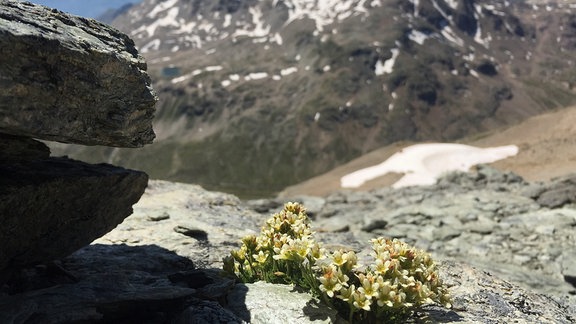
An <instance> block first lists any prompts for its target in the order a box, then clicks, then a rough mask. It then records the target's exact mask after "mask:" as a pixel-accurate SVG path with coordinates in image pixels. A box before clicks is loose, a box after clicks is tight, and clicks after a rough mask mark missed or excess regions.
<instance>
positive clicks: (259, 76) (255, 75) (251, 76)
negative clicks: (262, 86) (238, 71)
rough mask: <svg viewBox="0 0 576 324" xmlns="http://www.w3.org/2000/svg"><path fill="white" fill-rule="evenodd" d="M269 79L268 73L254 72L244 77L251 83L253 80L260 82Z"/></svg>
mask: <svg viewBox="0 0 576 324" xmlns="http://www.w3.org/2000/svg"><path fill="white" fill-rule="evenodd" d="M267 77H268V73H266V72H254V73H250V74H248V75H247V76H245V77H244V80H246V81H251V80H260V79H264V78H267Z"/></svg>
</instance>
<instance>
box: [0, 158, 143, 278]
mask: <svg viewBox="0 0 576 324" xmlns="http://www.w3.org/2000/svg"><path fill="white" fill-rule="evenodd" d="M147 182H148V176H147V175H146V174H145V173H143V172H138V171H132V170H126V169H123V168H119V167H114V166H111V165H107V164H99V165H91V164H87V163H84V162H79V161H75V160H70V159H67V158H46V159H40V160H31V161H20V162H10V163H3V162H1V161H0V247H1V248H0V273H1V272H2V269H6V268H15V267H20V266H25V265H30V264H35V263H40V262H47V261H52V260H54V259H58V258H62V257H65V256H67V255H70V254H71V253H73V252H74V251H76V250H78V249H80V248H81V247H83V246H86V245H88V244H90V242H92V241H94V240H95V239H97V238H99V237H101V236H102V235H104V234H106V233H108V232H109V231H111V230H112V229H113V228H114V227H116V226H117V225H118V224H120V223H121V222H122V221H123V220H124V218H126V217H127V216H129V215H130V214H132V205H133V204H135V203H136V202H137V201H138V200H139V199H140V196H142V194H143V193H144V190H145V188H146V185H147Z"/></svg>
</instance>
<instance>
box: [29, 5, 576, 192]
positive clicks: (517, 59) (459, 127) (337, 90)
mask: <svg viewBox="0 0 576 324" xmlns="http://www.w3.org/2000/svg"><path fill="white" fill-rule="evenodd" d="M36 2H39V1H36ZM44 2H45V3H46V4H47V5H50V4H49V3H50V2H51V3H52V5H56V3H59V4H63V3H68V2H70V3H77V4H78V3H82V5H83V6H86V4H90V5H93V4H94V5H96V4H98V7H94V8H93V11H92V13H93V14H94V13H95V12H96V11H98V12H100V14H98V17H100V18H99V19H100V20H102V21H105V22H107V23H110V24H112V25H113V26H115V27H117V28H119V29H120V30H121V31H123V32H125V33H127V34H128V35H130V36H131V37H132V38H133V39H134V41H135V42H136V45H137V46H138V48H139V50H140V52H141V53H142V55H144V56H145V57H146V59H147V61H148V67H149V73H150V75H151V77H152V80H153V86H154V88H155V90H156V92H157V94H158V97H159V102H158V105H157V116H156V122H155V130H156V132H157V140H156V142H155V144H153V145H151V146H147V147H146V148H144V149H115V148H100V147H93V148H84V147H76V146H72V145H53V152H54V154H67V155H69V156H71V157H73V158H79V159H82V160H85V161H91V162H109V163H114V164H117V165H122V166H125V167H129V168H135V169H140V170H144V171H146V172H147V173H149V174H150V175H151V177H152V178H156V179H166V180H171V181H181V182H191V183H197V184H200V185H202V186H204V187H205V188H207V189H211V190H221V191H227V192H231V193H234V194H237V195H239V196H240V197H262V196H271V195H274V194H276V193H278V192H280V191H281V190H282V189H284V188H285V187H287V186H290V185H293V184H296V183H299V182H302V181H304V180H307V179H310V178H311V177H314V176H317V175H320V174H323V173H325V172H327V171H329V170H331V169H334V168H336V167H338V166H340V165H343V164H345V163H347V162H349V161H351V160H353V159H355V158H358V157H360V156H362V155H364V154H367V153H369V152H372V151H374V150H377V149H379V148H382V147H386V146H388V145H391V144H394V143H398V142H402V141H413V142H426V141H459V140H461V139H463V138H466V137H469V136H473V135H475V134H484V133H486V132H490V131H493V130H496V129H500V128H502V127H505V126H510V125H515V124H517V123H519V122H521V121H523V120H526V119H527V118H529V117H532V116H536V115H539V114H542V113H546V112H550V111H555V110H557V109H560V108H564V107H568V106H570V105H573V104H575V103H576V91H575V90H574V86H575V84H576V69H575V68H574V63H575V60H576V0H565V1H549V2H548V1H528V0H526V1H522V0H516V1H496V0H261V1H258V0H203V1H200V0H144V1H142V2H140V3H136V4H135V5H131V6H130V5H129V6H123V5H125V3H124V2H123V1H116V2H115V3H116V4H118V5H114V6H112V7H108V8H112V9H114V11H108V12H106V13H105V12H104V11H101V8H102V7H101V6H100V5H102V4H104V3H105V2H112V1H90V2H83V1H44ZM57 7H58V8H59V9H61V10H64V11H66V9H64V8H63V7H62V5H59V6H57ZM70 8H72V7H70ZM69 10H72V9H69ZM71 12H72V11H71ZM73 13H74V12H73ZM104 14H105V15H104ZM119 86H121V85H119ZM510 144H514V143H510Z"/></svg>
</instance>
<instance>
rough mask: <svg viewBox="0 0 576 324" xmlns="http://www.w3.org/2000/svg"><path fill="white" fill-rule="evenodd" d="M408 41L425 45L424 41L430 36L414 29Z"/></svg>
mask: <svg viewBox="0 0 576 324" xmlns="http://www.w3.org/2000/svg"><path fill="white" fill-rule="evenodd" d="M408 39H410V40H411V41H413V42H415V43H417V44H420V45H423V44H424V41H426V40H427V39H428V35H426V34H424V33H423V32H421V31H419V30H414V29H412V30H411V31H410V34H408Z"/></svg>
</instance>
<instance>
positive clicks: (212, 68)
mask: <svg viewBox="0 0 576 324" xmlns="http://www.w3.org/2000/svg"><path fill="white" fill-rule="evenodd" d="M220 70H222V66H220V65H213V66H207V67H205V68H204V71H206V72H214V71H220Z"/></svg>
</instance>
